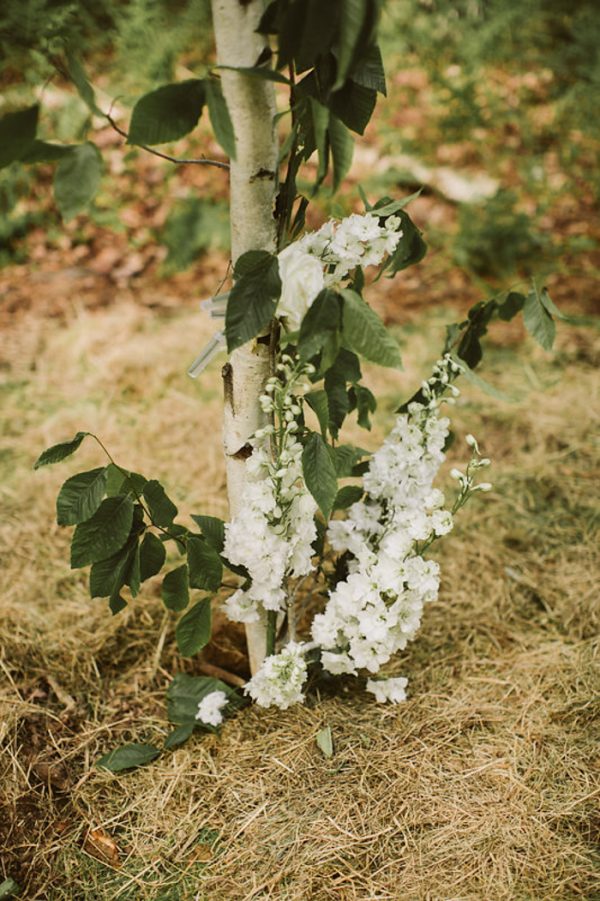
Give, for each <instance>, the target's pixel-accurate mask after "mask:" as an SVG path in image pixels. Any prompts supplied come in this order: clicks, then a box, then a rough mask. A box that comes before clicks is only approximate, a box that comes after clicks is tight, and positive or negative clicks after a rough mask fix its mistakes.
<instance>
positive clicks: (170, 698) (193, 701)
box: [167, 673, 242, 731]
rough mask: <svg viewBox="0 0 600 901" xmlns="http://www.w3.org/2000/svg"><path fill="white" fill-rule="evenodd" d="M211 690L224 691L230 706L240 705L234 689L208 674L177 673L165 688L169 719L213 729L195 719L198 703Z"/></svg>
mask: <svg viewBox="0 0 600 901" xmlns="http://www.w3.org/2000/svg"><path fill="white" fill-rule="evenodd" d="M213 691H224V692H225V694H226V695H227V699H228V701H229V703H230V704H231V705H232V706H236V707H238V706H240V704H241V703H242V700H241V699H240V697H239V696H238V694H237V692H236V691H235V689H233V688H231V686H229V685H226V684H225V683H224V682H221V680H220V679H213V678H211V677H209V676H188V675H187V673H177V675H176V676H175V678H174V679H173V681H172V682H171V684H170V685H169V688H168V690H167V702H168V714H169V720H170V722H171V723H174V724H175V725H181V726H184V725H190V726H192V727H193V726H199V727H200V728H202V729H204V730H208V731H214V730H213V729H212V727H210V726H206V725H205V724H204V723H200V722H199V721H198V720H197V719H196V713H197V712H198V704H199V703H200V701H201V700H202V698H204V697H206V695H208V694H211V693H212V692H213Z"/></svg>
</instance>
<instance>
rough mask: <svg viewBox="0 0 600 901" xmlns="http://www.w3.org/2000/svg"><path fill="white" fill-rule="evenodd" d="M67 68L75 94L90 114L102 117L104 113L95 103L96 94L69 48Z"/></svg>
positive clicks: (77, 59)
mask: <svg viewBox="0 0 600 901" xmlns="http://www.w3.org/2000/svg"><path fill="white" fill-rule="evenodd" d="M67 66H68V69H69V75H70V76H71V80H72V81H73V84H74V85H75V87H76V88H77V93H78V94H79V96H80V97H81V99H82V100H83V102H84V103H85V105H86V106H87V107H88V109H89V110H90V112H92V113H95V114H96V115H97V116H104V113H103V112H102V110H101V109H100V107H99V106H98V104H97V103H96V94H95V92H94V89H93V87H92V86H91V84H90V83H89V81H88V79H87V75H86V74H85V70H84V68H83V66H82V65H81V63H80V62H79V58H78V57H77V56H76V54H75V53H74V51H73V50H72V49H71V48H69V49H68V50H67Z"/></svg>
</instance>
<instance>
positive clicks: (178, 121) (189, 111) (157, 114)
mask: <svg viewBox="0 0 600 901" xmlns="http://www.w3.org/2000/svg"><path fill="white" fill-rule="evenodd" d="M205 101H206V91H205V88H204V82H203V81H202V80H201V79H199V78H191V79H189V80H188V81H182V82H180V83H179V84H167V85H163V86H162V87H160V88H156V90H155V91H150V93H149V94H144V96H143V97H140V99H139V100H138V102H137V103H136V105H135V106H134V108H133V113H132V115H131V123H130V126H129V137H128V139H127V141H128V143H129V144H149V145H152V144H164V143H166V142H168V141H178V140H179V138H183V137H185V136H186V135H187V134H189V133H190V131H192V129H193V128H195V126H196V125H197V124H198V120H199V118H200V115H201V113H202V108H203V106H204V103H205Z"/></svg>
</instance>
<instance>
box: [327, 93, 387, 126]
mask: <svg viewBox="0 0 600 901" xmlns="http://www.w3.org/2000/svg"><path fill="white" fill-rule="evenodd" d="M376 102H377V92H376V91H372V90H371V89H370V88H364V87H363V86H362V85H360V84H355V82H353V81H347V82H346V84H345V85H344V87H343V88H342V89H341V90H340V91H336V92H335V94H332V96H331V99H330V101H329V109H330V110H331V112H332V113H333V114H334V115H335V116H337V117H338V119H341V120H342V122H343V123H344V125H347V126H348V128H349V129H350V131H355V132H356V133H357V134H359V135H362V134H364V131H365V128H366V127H367V125H368V124H369V120H370V119H371V116H372V115H373V110H374V109H375V104H376Z"/></svg>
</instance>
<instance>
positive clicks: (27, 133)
mask: <svg viewBox="0 0 600 901" xmlns="http://www.w3.org/2000/svg"><path fill="white" fill-rule="evenodd" d="M38 114H39V107H38V106H30V107H29V108H28V109H24V110H17V111H16V112H14V113H6V114H5V115H4V116H2V118H1V119H0V169H3V168H4V167H5V166H8V165H9V164H10V163H14V162H15V160H20V159H21V158H22V157H23V156H24V155H25V153H26V152H27V151H28V150H29V148H30V147H31V145H32V144H33V141H34V139H35V133H36V130H37V121H38Z"/></svg>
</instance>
